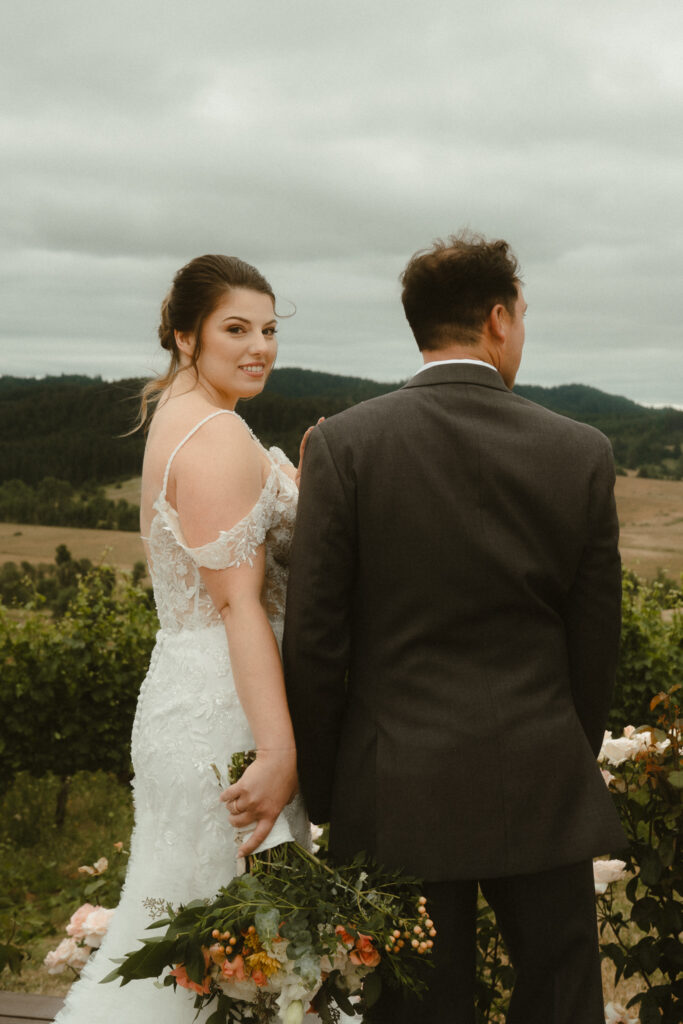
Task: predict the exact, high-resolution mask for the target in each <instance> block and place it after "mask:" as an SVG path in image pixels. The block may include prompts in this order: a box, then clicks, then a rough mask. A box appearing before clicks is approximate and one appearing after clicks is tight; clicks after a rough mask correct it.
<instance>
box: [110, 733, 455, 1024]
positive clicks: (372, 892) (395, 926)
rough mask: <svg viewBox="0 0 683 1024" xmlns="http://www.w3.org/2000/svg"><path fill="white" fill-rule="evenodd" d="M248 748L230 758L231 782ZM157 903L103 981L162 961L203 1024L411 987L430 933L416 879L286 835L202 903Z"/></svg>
mask: <svg viewBox="0 0 683 1024" xmlns="http://www.w3.org/2000/svg"><path fill="white" fill-rule="evenodd" d="M254 757H255V752H254V751H248V752H239V753H237V754H235V755H234V756H233V759H232V763H231V765H230V766H229V769H228V776H229V779H230V781H231V782H236V781H237V779H239V778H240V777H241V775H242V774H243V773H244V771H245V770H246V768H247V767H248V766H249V764H251V762H252V761H253V760H254ZM212 767H213V768H214V771H215V773H216V775H217V778H218V780H219V784H220V785H221V787H222V785H223V783H222V780H221V776H220V772H219V771H218V769H217V768H216V766H215V765H213V766H212ZM158 902H159V901H149V905H150V909H152V910H157V909H159V908H157V907H156V904H157V903H158ZM153 904H154V906H153ZM164 910H166V911H167V912H168V917H166V918H164V919H163V920H161V921H158V922H156V923H155V924H152V925H150V928H155V929H162V928H163V929H165V931H164V934H163V935H162V936H161V937H153V938H145V939H143V940H142V942H143V945H142V947H141V948H140V949H138V950H136V951H134V952H131V953H128V954H127V955H126V957H125V958H124V959H123V960H122V961H121V962H120V963H119V965H118V966H117V967H116V969H115V970H114V971H112V972H111V974H110V975H108V977H107V978H105V979H104V980H105V981H113V980H114V979H119V980H120V981H121V984H127V983H128V982H129V981H132V980H133V979H139V978H157V977H159V976H160V975H162V974H163V973H164V972H165V971H166V970H167V968H173V969H172V970H171V971H169V973H168V974H167V975H166V977H165V978H164V985H173V987H174V988H177V987H178V986H180V987H181V988H184V989H189V990H191V991H193V992H194V993H195V1003H194V1005H195V1008H196V1009H200V1008H201V1007H203V1006H205V1005H207V1004H208V1003H211V1002H213V1001H215V1002H216V1010H215V1012H214V1013H213V1014H212V1015H211V1016H210V1018H209V1021H208V1022H207V1024H228V1022H230V1024H233V1022H234V1024H237V1022H242V1021H244V1020H255V1021H262V1022H264V1024H265V1022H269V1021H274V1020H276V1019H277V1020H280V1021H286V1022H287V1024H290V1022H292V1024H296V1022H299V1021H300V1020H301V1019H302V1018H303V1016H304V1013H305V1012H306V1010H307V1008H308V1007H309V1006H311V1007H312V1008H313V1009H314V1010H315V1011H316V1013H318V1015H319V1016H320V1018H321V1020H322V1021H323V1024H334V1022H335V1021H337V1020H339V1013H340V1010H343V1012H344V1013H347V1014H348V1015H349V1016H353V1015H354V1014H355V1013H356V1012H358V1013H363V1012H365V1011H366V1010H368V1009H369V1008H370V1007H371V1006H372V1005H373V1004H374V1003H375V1002H376V1000H377V998H378V996H379V993H380V991H381V988H382V985H383V984H388V985H390V986H394V987H396V986H400V987H402V988H403V989H404V990H406V991H407V992H414V993H417V994H419V993H420V992H421V991H422V990H423V988H424V987H425V979H424V973H425V972H424V970H423V968H424V967H425V964H426V962H428V960H427V958H428V955H429V953H430V952H431V949H432V947H433V945H434V941H433V940H434V936H435V935H436V930H435V928H434V925H433V922H432V921H431V920H430V919H429V915H428V911H427V906H426V900H425V898H424V896H422V895H421V894H420V883H419V882H418V881H417V880H416V879H412V878H408V877H406V876H404V875H402V874H401V873H399V872H388V871H385V870H384V869H383V868H379V867H378V866H377V865H376V864H374V863H372V862H370V861H369V860H368V859H367V858H366V857H365V855H364V854H359V855H358V856H357V857H356V858H355V859H354V860H353V861H352V862H351V863H350V864H347V865H344V866H331V865H330V864H328V863H325V862H324V861H323V860H321V859H319V858H318V857H316V856H315V855H314V854H313V853H311V852H310V851H309V850H307V849H305V848H304V847H302V846H301V845H299V844H298V843H295V842H290V843H283V844H281V845H280V846H276V847H274V848H273V849H271V850H267V851H265V852H263V853H258V854H252V856H251V857H249V858H248V859H247V871H246V872H245V873H244V874H242V875H239V876H238V877H236V878H234V879H233V880H232V881H231V882H230V883H229V884H228V885H227V886H224V887H223V888H221V889H220V891H219V893H218V895H217V897H216V898H215V899H214V900H213V901H205V900H197V901H194V902H192V903H190V904H188V905H187V906H181V907H179V908H178V909H177V910H174V909H173V908H171V907H170V906H166V907H165V908H163V909H162V910H161V912H162V913H163V912H164ZM350 997H356V998H355V999H353V1000H352V1001H350Z"/></svg>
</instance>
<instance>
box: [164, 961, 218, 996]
mask: <svg viewBox="0 0 683 1024" xmlns="http://www.w3.org/2000/svg"><path fill="white" fill-rule="evenodd" d="M169 973H170V975H171V977H172V978H175V980H176V981H177V982H178V984H179V985H180V986H181V988H189V989H192V991H193V992H197V993H198V995H200V996H208V994H209V992H210V990H211V978H204V984H203V985H198V984H197V982H196V981H192V979H191V978H189V977H188V974H187V971H186V969H185V964H178V966H177V967H175V968H174V969H173V970H172V971H170V972H169Z"/></svg>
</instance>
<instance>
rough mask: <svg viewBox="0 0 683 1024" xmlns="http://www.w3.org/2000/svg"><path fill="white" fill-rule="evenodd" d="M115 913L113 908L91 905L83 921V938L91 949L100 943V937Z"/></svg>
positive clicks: (105, 932) (96, 947)
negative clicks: (91, 907)
mask: <svg viewBox="0 0 683 1024" xmlns="http://www.w3.org/2000/svg"><path fill="white" fill-rule="evenodd" d="M115 913H116V911H115V910H107V908H106V907H93V909H92V910H91V911H90V913H89V914H88V916H87V917H86V919H85V921H84V922H83V931H84V933H85V934H84V939H85V941H86V942H87V944H88V945H89V946H92V947H93V949H98V948H99V947H100V946H101V945H102V939H103V938H104V936H105V935H106V934H107V928H108V927H109V922H110V921H111V919H112V917H113V916H114V914H115Z"/></svg>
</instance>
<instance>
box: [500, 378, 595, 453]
mask: <svg viewBox="0 0 683 1024" xmlns="http://www.w3.org/2000/svg"><path fill="white" fill-rule="evenodd" d="M508 395H509V397H510V398H511V399H513V400H514V405H515V406H516V408H517V412H518V415H519V416H520V417H521V418H523V419H527V420H528V421H529V424H530V425H531V424H533V429H537V430H542V431H543V432H544V433H547V434H549V435H551V436H553V437H556V438H558V439H560V438H562V439H565V440H566V441H567V442H569V443H572V442H573V443H574V444H575V445H577V446H578V447H581V448H604V447H605V445H607V446H608V447H610V448H611V444H610V441H609V438H608V437H606V435H605V434H603V433H602V431H601V430H598V429H597V427H593V426H591V425H590V424H589V423H582V422H581V421H580V420H574V419H572V418H571V417H569V416H565V415H563V414H562V413H559V412H555V410H554V409H548V408H546V406H544V405H539V403H538V402H532V401H531V399H529V398H525V397H524V396H522V395H518V394H516V393H515V392H514V391H513V392H508Z"/></svg>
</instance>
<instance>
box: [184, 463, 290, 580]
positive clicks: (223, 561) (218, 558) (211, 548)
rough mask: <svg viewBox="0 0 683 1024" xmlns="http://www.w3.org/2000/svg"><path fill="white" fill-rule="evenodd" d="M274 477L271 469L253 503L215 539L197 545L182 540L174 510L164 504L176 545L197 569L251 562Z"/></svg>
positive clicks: (265, 522)
mask: <svg viewBox="0 0 683 1024" xmlns="http://www.w3.org/2000/svg"><path fill="white" fill-rule="evenodd" d="M275 477H276V474H275V473H272V474H271V475H270V477H269V478H268V480H267V481H266V484H265V486H264V488H263V490H262V491H261V494H260V495H259V498H258V500H257V502H256V504H255V505H254V506H253V507H252V508H251V509H250V510H249V512H247V514H246V516H244V518H242V519H240V521H239V522H238V523H235V525H234V526H231V527H230V529H229V530H221V531H220V532H219V534H218V536H217V537H216V539H215V540H211V541H209V542H208V543H207V544H202V545H201V546H200V547H196V548H193V547H190V545H189V544H188V543H187V541H186V540H185V536H184V534H183V531H182V526H181V524H180V519H179V516H178V513H177V512H176V511H175V509H174V508H173V507H172V506H171V505H168V504H167V506H166V510H165V511H166V516H165V518H166V522H167V524H168V525H169V526H170V528H171V529H172V531H173V534H174V536H175V539H176V540H177V542H178V544H179V545H180V547H181V548H182V549H183V551H185V552H186V554H187V555H188V556H189V557H190V558H191V559H192V561H193V562H194V563H195V565H196V566H198V567H199V568H200V569H232V568H236V567H238V566H240V565H245V564H247V563H248V564H249V565H253V564H254V555H255V554H256V552H257V551H258V549H259V548H260V546H261V545H262V544H263V543H264V541H265V539H266V533H267V532H268V530H269V529H270V526H271V519H272V514H273V507H274V498H275V497H276V479H275Z"/></svg>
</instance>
